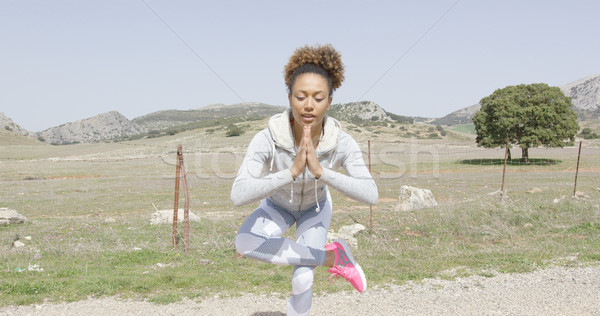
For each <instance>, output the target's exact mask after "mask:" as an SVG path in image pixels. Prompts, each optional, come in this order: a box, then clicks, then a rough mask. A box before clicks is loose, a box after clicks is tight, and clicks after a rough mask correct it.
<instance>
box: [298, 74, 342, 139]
mask: <svg viewBox="0 0 600 316" xmlns="http://www.w3.org/2000/svg"><path fill="white" fill-rule="evenodd" d="M288 98H289V101H290V107H291V108H292V115H293V116H294V121H295V122H296V123H298V124H300V125H301V126H305V125H308V126H311V127H312V128H314V127H315V126H319V127H320V126H321V125H322V123H323V118H324V117H325V112H327V110H329V106H330V105H331V97H330V96H329V86H328V85H327V79H325V78H324V77H323V76H321V75H319V74H315V73H305V74H302V75H299V76H298V77H296V80H295V81H294V85H293V86H292V91H291V93H290V94H289V95H288Z"/></svg>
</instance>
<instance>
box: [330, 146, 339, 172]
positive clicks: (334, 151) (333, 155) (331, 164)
mask: <svg viewBox="0 0 600 316" xmlns="http://www.w3.org/2000/svg"><path fill="white" fill-rule="evenodd" d="M337 150H338V149H337V146H335V148H334V149H333V154H332V155H331V158H329V169H331V168H332V166H333V159H335V154H337Z"/></svg>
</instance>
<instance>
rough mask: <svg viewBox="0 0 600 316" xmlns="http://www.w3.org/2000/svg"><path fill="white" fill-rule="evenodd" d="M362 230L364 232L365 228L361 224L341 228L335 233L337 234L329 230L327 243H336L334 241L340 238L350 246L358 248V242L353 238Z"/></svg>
mask: <svg viewBox="0 0 600 316" xmlns="http://www.w3.org/2000/svg"><path fill="white" fill-rule="evenodd" d="M363 230H365V226H363V225H361V224H354V225H350V226H342V227H340V229H339V230H338V231H337V233H336V232H335V231H334V230H332V229H330V230H329V232H328V233H327V243H332V242H334V241H336V239H338V238H342V239H344V240H345V241H346V242H348V244H349V245H350V246H353V247H356V246H358V241H357V240H356V237H354V236H355V235H356V234H358V233H359V232H361V231H363Z"/></svg>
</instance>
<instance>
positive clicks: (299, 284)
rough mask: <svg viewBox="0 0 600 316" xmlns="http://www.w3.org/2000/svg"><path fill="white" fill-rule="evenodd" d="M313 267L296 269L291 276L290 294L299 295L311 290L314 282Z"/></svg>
mask: <svg viewBox="0 0 600 316" xmlns="http://www.w3.org/2000/svg"><path fill="white" fill-rule="evenodd" d="M314 276H315V269H314V267H298V268H296V269H295V270H294V273H293V275H292V294H293V295H299V294H302V293H304V292H306V291H308V290H310V289H311V288H312V284H313V281H314Z"/></svg>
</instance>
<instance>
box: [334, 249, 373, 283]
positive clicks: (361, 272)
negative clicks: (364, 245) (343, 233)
mask: <svg viewBox="0 0 600 316" xmlns="http://www.w3.org/2000/svg"><path fill="white" fill-rule="evenodd" d="M335 242H337V243H339V244H340V245H342V248H344V251H345V252H346V254H347V255H348V257H349V258H348V259H350V262H352V264H353V265H354V267H355V268H356V270H358V274H359V275H360V279H361V280H362V282H363V289H362V291H359V292H361V293H362V292H364V291H365V290H366V289H367V277H366V276H365V273H364V272H363V269H362V268H361V267H360V265H359V264H358V263H356V261H355V260H354V256H352V250H350V246H349V245H348V243H347V242H346V241H345V240H343V239H338V240H336V241H335Z"/></svg>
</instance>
